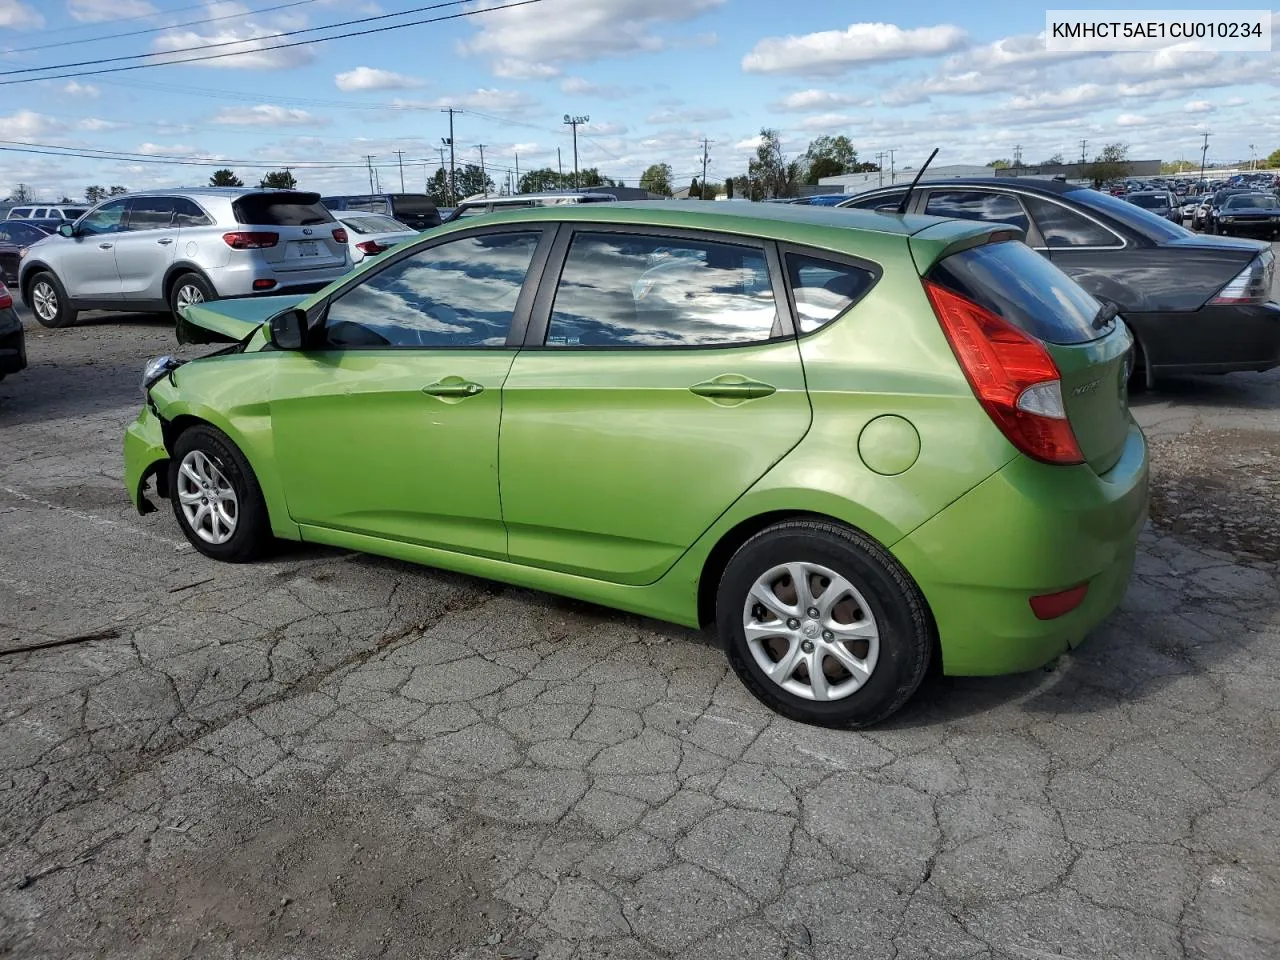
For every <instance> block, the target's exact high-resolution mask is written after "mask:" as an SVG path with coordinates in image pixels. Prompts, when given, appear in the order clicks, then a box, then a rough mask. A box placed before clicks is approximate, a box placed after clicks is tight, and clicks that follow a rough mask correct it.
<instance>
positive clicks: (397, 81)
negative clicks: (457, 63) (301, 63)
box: [333, 67, 424, 93]
mask: <svg viewBox="0 0 1280 960" xmlns="http://www.w3.org/2000/svg"><path fill="white" fill-rule="evenodd" d="M333 82H334V83H335V84H337V87H338V89H339V90H344V91H346V92H348V93H350V92H351V91H353V90H413V89H415V88H417V87H421V86H423V85H424V82H423V81H422V80H419V79H418V78H417V77H411V76H408V75H407V74H403V73H393V72H392V71H390V70H379V69H378V68H377V67H356V68H355V69H354V70H347V71H346V72H345V73H339V74H336V75H335V76H334V78H333Z"/></svg>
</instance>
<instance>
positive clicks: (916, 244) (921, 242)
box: [908, 220, 1027, 275]
mask: <svg viewBox="0 0 1280 960" xmlns="http://www.w3.org/2000/svg"><path fill="white" fill-rule="evenodd" d="M1026 239H1027V234H1026V231H1025V230H1023V229H1021V228H1020V227H1016V226H1014V225H1013V224H1011V223H983V222H982V221H979V220H942V221H940V222H937V223H931V224H929V225H928V226H927V227H924V228H922V229H920V230H917V231H916V232H915V233H913V234H911V236H910V238H909V240H908V243H909V246H910V248H911V256H912V258H913V259H914V260H915V262H916V269H917V270H919V271H920V273H921V275H924V274H925V273H928V271H929V268H930V267H932V266H933V265H934V264H935V263H937V262H938V261H939V260H942V259H944V258H945V257H949V256H951V255H952V254H953V253H959V252H960V251H961V250H968V249H970V248H972V247H980V246H982V245H984V244H987V243H1003V242H1005V241H1007V240H1020V241H1024V242H1025V241H1026Z"/></svg>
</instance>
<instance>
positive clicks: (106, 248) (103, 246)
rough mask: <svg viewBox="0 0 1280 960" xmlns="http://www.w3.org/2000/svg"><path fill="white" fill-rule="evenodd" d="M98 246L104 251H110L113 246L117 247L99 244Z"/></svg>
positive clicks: (111, 244) (110, 244)
mask: <svg viewBox="0 0 1280 960" xmlns="http://www.w3.org/2000/svg"><path fill="white" fill-rule="evenodd" d="M98 246H99V247H101V248H102V249H103V250H110V249H111V248H112V247H113V246H115V244H113V243H100V244H98Z"/></svg>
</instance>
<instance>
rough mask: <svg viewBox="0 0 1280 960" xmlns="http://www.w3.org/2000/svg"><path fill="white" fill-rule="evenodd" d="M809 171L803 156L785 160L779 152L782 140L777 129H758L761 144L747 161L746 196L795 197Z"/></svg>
mask: <svg viewBox="0 0 1280 960" xmlns="http://www.w3.org/2000/svg"><path fill="white" fill-rule="evenodd" d="M807 174H808V164H807V163H806V161H805V159H804V158H803V157H799V158H797V159H795V160H790V161H788V160H787V158H786V157H785V156H784V155H783V153H782V140H781V138H780V137H779V136H778V131H777V130H773V129H770V128H767V127H766V128H762V129H761V130H760V145H759V146H758V147H756V155H755V157H753V158H752V159H751V161H750V162H749V163H748V164H747V196H748V197H749V198H750V199H752V200H764V199H767V198H771V197H794V196H797V195H798V194H799V192H800V184H801V183H803V182H804V181H805V178H806V176H807Z"/></svg>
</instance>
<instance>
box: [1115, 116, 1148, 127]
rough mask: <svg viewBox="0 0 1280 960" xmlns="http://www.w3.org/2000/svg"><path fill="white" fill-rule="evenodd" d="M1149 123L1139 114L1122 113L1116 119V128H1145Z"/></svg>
mask: <svg viewBox="0 0 1280 960" xmlns="http://www.w3.org/2000/svg"><path fill="white" fill-rule="evenodd" d="M1150 122H1151V121H1150V120H1148V119H1147V118H1146V117H1144V116H1142V115H1141V114H1137V113H1122V114H1120V115H1119V116H1117V117H1116V126H1118V127H1145V126H1146V125H1147V124H1149V123H1150Z"/></svg>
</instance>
